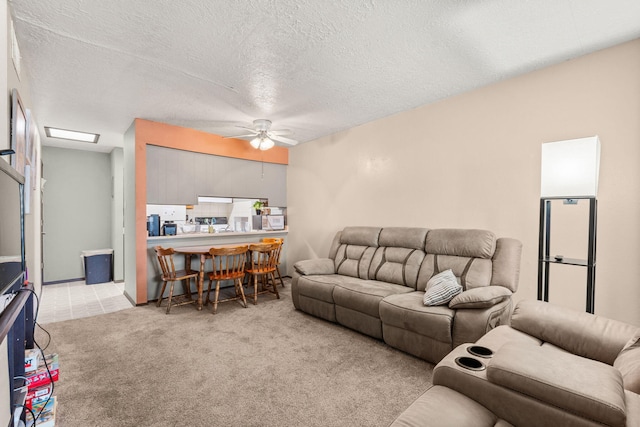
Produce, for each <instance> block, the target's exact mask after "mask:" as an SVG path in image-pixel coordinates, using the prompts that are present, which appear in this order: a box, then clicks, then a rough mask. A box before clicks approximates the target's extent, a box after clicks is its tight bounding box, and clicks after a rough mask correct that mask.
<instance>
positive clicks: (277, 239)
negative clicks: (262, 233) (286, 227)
mask: <svg viewBox="0 0 640 427" xmlns="http://www.w3.org/2000/svg"><path fill="white" fill-rule="evenodd" d="M277 242H280V248H279V249H278V259H277V260H276V274H277V275H278V280H280V285H281V286H282V287H283V288H284V281H283V280H282V275H281V274H280V254H281V252H282V246H283V245H284V239H283V238H281V237H263V238H262V243H277Z"/></svg>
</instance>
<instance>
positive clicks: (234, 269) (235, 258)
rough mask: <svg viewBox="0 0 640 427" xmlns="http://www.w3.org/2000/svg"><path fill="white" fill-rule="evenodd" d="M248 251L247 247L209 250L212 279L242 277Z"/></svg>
mask: <svg viewBox="0 0 640 427" xmlns="http://www.w3.org/2000/svg"><path fill="white" fill-rule="evenodd" d="M248 251H249V246H247V245H244V246H236V247H233V248H211V249H209V255H211V258H213V266H214V268H213V270H214V271H213V274H212V277H213V279H219V280H225V279H233V278H237V277H242V276H244V265H245V261H246V259H247V252H248Z"/></svg>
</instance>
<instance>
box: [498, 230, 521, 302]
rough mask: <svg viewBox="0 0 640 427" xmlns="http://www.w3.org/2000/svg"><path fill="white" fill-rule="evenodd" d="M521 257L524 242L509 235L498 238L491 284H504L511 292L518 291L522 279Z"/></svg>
mask: <svg viewBox="0 0 640 427" xmlns="http://www.w3.org/2000/svg"><path fill="white" fill-rule="evenodd" d="M521 257H522V242H520V241H519V240H517V239H511V238H508V237H501V238H499V239H498V240H496V251H495V252H494V254H493V259H492V261H493V262H492V273H491V285H494V286H495V285H499V286H504V287H505V288H507V289H509V290H511V292H516V291H517V290H518V281H519V279H520V258H521Z"/></svg>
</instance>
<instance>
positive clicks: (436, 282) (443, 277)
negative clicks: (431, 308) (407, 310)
mask: <svg viewBox="0 0 640 427" xmlns="http://www.w3.org/2000/svg"><path fill="white" fill-rule="evenodd" d="M460 292H462V286H460V284H459V283H458V279H456V276H454V275H453V272H452V271H451V270H445V271H443V272H442V273H438V274H436V275H435V276H433V277H432V278H431V279H429V282H427V290H426V291H425V293H424V297H423V299H422V302H423V303H424V305H443V304H448V303H449V301H451V300H452V299H453V297H455V296H456V295H458V294H459V293H460Z"/></svg>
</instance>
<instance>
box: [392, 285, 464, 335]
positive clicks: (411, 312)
mask: <svg viewBox="0 0 640 427" xmlns="http://www.w3.org/2000/svg"><path fill="white" fill-rule="evenodd" d="M423 297H424V292H420V291H415V292H410V293H405V294H395V295H389V296H387V297H385V298H384V299H383V300H382V302H381V303H380V320H382V323H384V324H387V325H391V326H395V327H397V328H401V329H406V330H408V331H411V332H415V333H418V334H420V335H424V336H427V337H430V338H433V339H435V340H438V341H440V342H445V343H451V328H452V326H453V318H454V315H455V312H454V311H453V310H451V309H450V308H449V307H447V306H446V305H444V306H443V305H439V306H425V305H424V303H423Z"/></svg>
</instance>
